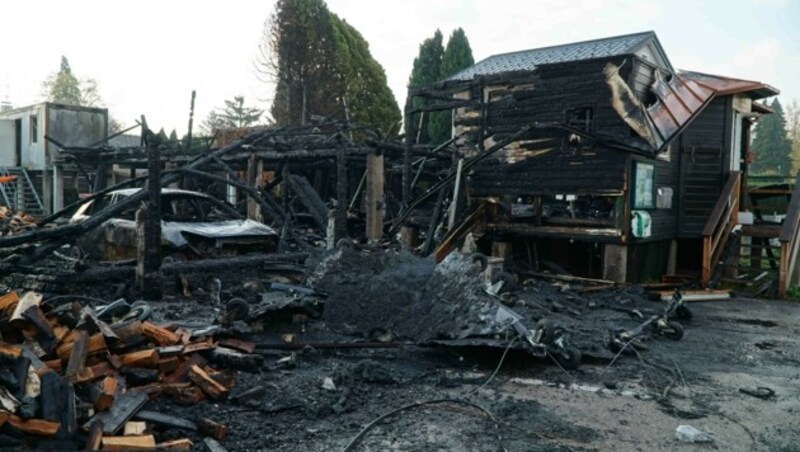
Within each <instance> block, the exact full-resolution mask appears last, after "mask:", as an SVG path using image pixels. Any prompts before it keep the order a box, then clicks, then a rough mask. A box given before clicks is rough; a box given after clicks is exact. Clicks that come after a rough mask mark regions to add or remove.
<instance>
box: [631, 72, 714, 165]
mask: <svg viewBox="0 0 800 452" xmlns="http://www.w3.org/2000/svg"><path fill="white" fill-rule="evenodd" d="M651 90H652V92H653V94H655V96H656V98H657V99H658V101H657V102H656V103H654V104H653V105H651V106H650V107H648V108H647V116H648V117H649V119H650V122H651V124H652V129H651V133H650V137H649V138H650V139H649V140H648V141H649V143H650V145H651V146H653V148H654V149H656V151H661V150H662V149H663V147H664V146H665V145H666V144H667V143H669V141H670V140H672V138H674V137H675V135H677V134H678V133H679V132H680V131H681V130H682V129H683V128H684V127H686V126H687V125H688V124H689V122H691V120H692V119H693V118H694V117H695V116H696V115H697V114H698V113H700V111H702V109H703V107H704V106H705V105H706V104H708V102H710V101H711V99H712V98H713V97H714V94H715V91H714V90H713V89H712V88H709V87H707V86H705V85H701V84H698V83H695V82H694V81H693V80H691V79H689V78H686V77H684V76H682V75H681V74H675V75H673V76H672V77H671V78H670V80H669V81H666V80H664V78H663V77H662V76H661V73H660V72H656V81H655V82H654V83H653V86H652V88H651ZM643 138H644V137H643Z"/></svg>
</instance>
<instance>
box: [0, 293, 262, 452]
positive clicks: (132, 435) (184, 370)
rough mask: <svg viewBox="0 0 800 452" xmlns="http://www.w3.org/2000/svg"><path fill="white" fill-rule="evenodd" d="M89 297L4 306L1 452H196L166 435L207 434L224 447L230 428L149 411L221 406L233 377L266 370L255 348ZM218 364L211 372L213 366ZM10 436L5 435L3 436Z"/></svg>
mask: <svg viewBox="0 0 800 452" xmlns="http://www.w3.org/2000/svg"><path fill="white" fill-rule="evenodd" d="M80 298H87V297H70V296H57V297H52V298H50V299H48V300H45V301H43V296H42V295H41V294H39V293H36V292H26V293H25V294H24V295H22V297H20V296H19V295H18V294H17V293H16V292H8V293H6V294H4V295H2V296H0V315H1V317H0V332H1V333H2V342H0V360H1V361H2V370H0V403H2V411H0V426H3V425H8V426H10V427H11V429H12V430H11V431H12V432H17V433H22V434H24V436H23V437H22V438H16V437H12V436H9V435H6V434H5V433H0V437H2V438H3V442H4V445H7V446H8V445H16V446H22V447H25V448H28V447H31V448H32V447H47V448H54V449H57V450H64V449H71V450H74V449H76V448H80V447H85V448H86V449H87V450H97V449H100V448H101V447H102V449H104V450H128V449H141V448H155V447H159V448H178V449H188V448H191V447H192V441H191V440H190V439H189V438H186V437H183V438H175V437H174V436H170V437H169V438H163V441H161V442H159V441H158V440H159V439H162V438H159V433H160V431H161V430H162V429H164V428H179V429H182V430H184V431H198V430H199V431H200V432H201V433H202V434H203V435H205V436H210V437H211V438H214V439H217V440H221V439H222V438H224V437H225V435H226V434H227V428H226V427H225V426H224V425H221V424H219V423H217V422H214V421H213V420H210V419H205V418H201V419H198V420H197V422H196V423H195V422H190V421H186V422H181V420H180V419H175V418H171V417H168V416H163V415H160V414H159V413H155V412H150V411H147V410H144V408H145V407H146V405H147V403H148V401H149V400H151V399H155V398H158V397H168V398H170V399H171V400H173V401H174V402H175V403H178V404H182V405H187V404H195V403H197V402H199V401H201V400H204V399H209V400H213V401H222V400H225V399H226V398H227V397H228V394H229V393H230V390H231V388H232V387H233V386H234V383H235V374H234V373H233V372H232V371H228V370H219V369H220V368H226V367H238V368H242V367H250V368H255V369H257V368H259V367H260V365H261V362H262V360H263V357H262V356H261V355H253V354H252V352H253V350H254V348H255V345H254V344H253V343H252V342H247V341H243V340H238V339H235V338H230V337H229V338H227V339H221V340H219V341H217V340H216V339H215V338H214V337H213V336H214V335H215V334H218V333H220V331H222V330H223V328H221V327H219V326H215V327H211V328H205V329H204V330H203V331H198V330H195V331H191V330H189V329H187V328H181V327H178V326H177V325H157V324H155V323H152V322H150V321H148V318H149V316H150V314H151V312H152V311H151V308H150V306H149V305H148V304H146V303H144V302H136V303H133V304H128V303H127V302H126V301H125V300H124V299H120V300H117V301H115V302H113V303H110V304H106V305H104V306H95V307H92V306H89V305H81V304H79V303H77V302H76V301H75V300H76V299H80ZM212 363H213V365H212ZM4 432H8V429H4Z"/></svg>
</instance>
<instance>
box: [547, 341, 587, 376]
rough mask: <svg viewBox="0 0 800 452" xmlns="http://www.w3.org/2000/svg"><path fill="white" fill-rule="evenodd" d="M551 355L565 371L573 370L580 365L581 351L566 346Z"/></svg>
mask: <svg viewBox="0 0 800 452" xmlns="http://www.w3.org/2000/svg"><path fill="white" fill-rule="evenodd" d="M551 355H552V356H553V359H555V360H556V362H557V363H558V364H559V365H560V366H561V367H563V368H564V369H565V370H575V369H577V368H578V367H579V366H580V365H581V351H580V350H578V349H577V348H576V347H573V346H571V345H567V346H566V347H564V348H563V349H561V350H558V351H556V352H555V353H551Z"/></svg>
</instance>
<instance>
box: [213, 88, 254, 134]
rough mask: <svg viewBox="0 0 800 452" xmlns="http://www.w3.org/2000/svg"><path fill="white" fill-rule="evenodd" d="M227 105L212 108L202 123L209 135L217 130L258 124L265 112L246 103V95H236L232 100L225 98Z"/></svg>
mask: <svg viewBox="0 0 800 452" xmlns="http://www.w3.org/2000/svg"><path fill="white" fill-rule="evenodd" d="M224 102H225V106H224V107H222V108H221V109H219V108H216V109H214V110H212V111H211V112H210V113H209V114H208V117H206V119H205V121H204V122H203V124H202V126H201V127H202V128H203V130H204V131H205V132H206V133H208V134H209V135H211V134H213V133H214V131H215V130H219V129H231V128H239V127H250V126H252V125H254V124H257V123H258V121H259V120H260V119H261V115H262V114H264V110H260V109H258V108H255V107H246V106H245V105H244V96H236V97H234V98H233V99H232V100H225V101H224Z"/></svg>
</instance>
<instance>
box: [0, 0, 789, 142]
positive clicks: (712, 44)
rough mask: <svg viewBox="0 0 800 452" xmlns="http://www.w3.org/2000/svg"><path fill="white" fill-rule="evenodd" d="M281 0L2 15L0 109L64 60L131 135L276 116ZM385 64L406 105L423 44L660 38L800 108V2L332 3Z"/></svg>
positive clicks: (482, 46) (20, 99) (21, 100)
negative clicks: (143, 128)
mask: <svg viewBox="0 0 800 452" xmlns="http://www.w3.org/2000/svg"><path fill="white" fill-rule="evenodd" d="M274 3H275V2H274V1H271V0H261V1H254V0H238V1H237V0H233V1H227V2H195V1H191V2H190V1H150V0H139V1H137V2H114V1H89V0H86V1H84V0H70V1H61V0H52V1H51V0H38V1H35V2H15V3H14V4H13V7H12V6H11V5H10V4H4V7H3V9H4V14H3V19H2V21H1V22H0V42H2V45H0V62H2V63H0V98H3V99H5V98H6V97H8V98H9V99H10V100H11V101H12V103H13V104H14V105H15V106H23V105H26V104H31V103H34V102H37V101H39V100H41V82H42V80H44V79H45V78H46V77H47V75H48V74H49V73H51V72H54V71H56V70H58V68H59V62H60V57H61V55H66V56H67V57H68V58H69V61H70V64H71V66H72V69H73V72H74V73H76V74H77V75H78V76H80V77H91V78H94V79H96V80H97V82H98V84H99V88H100V94H101V96H102V97H103V100H104V102H105V106H107V107H108V108H109V110H110V113H111V115H112V116H114V117H115V118H117V119H118V120H119V121H120V122H121V123H122V124H123V125H130V124H133V122H134V120H135V119H136V118H138V117H139V115H141V114H145V115H146V116H147V119H148V122H149V123H150V125H151V127H153V128H159V127H164V128H165V129H167V131H169V130H171V129H172V128H176V129H177V131H178V133H179V134H181V135H182V134H183V133H185V131H186V128H187V122H188V113H189V100H190V96H191V91H192V89H196V90H197V102H196V120H195V124H197V123H198V121H200V120H202V119H203V118H205V116H206V115H207V114H208V112H209V111H210V110H211V109H212V108H214V107H216V106H219V105H221V104H222V102H223V100H224V99H229V98H232V97H233V96H236V95H239V94H243V95H245V97H246V99H247V101H248V102H254V103H255V102H258V103H260V106H261V107H263V108H267V107H268V105H269V99H270V98H271V97H272V93H271V92H270V91H271V87H268V86H265V85H264V84H263V83H261V82H259V81H258V79H257V78H256V76H255V73H254V70H253V60H254V58H255V55H256V52H257V49H258V42H259V39H260V37H261V34H262V30H263V26H264V21H265V20H266V19H267V18H268V16H269V15H270V14H271V13H272V11H273V9H274ZM328 6H329V8H330V9H331V10H332V11H333V12H335V13H336V14H338V15H339V16H340V17H343V18H345V19H346V20H347V21H348V22H349V23H350V24H352V25H353V26H354V27H355V28H357V29H358V30H359V31H360V32H361V33H362V34H363V35H364V37H365V38H366V39H367V41H368V42H369V44H370V49H371V51H372V55H373V56H374V57H375V58H376V59H377V60H378V61H379V62H380V63H381V64H382V65H383V67H384V68H385V70H386V74H387V76H388V79H389V85H390V87H391V89H392V91H393V92H394V94H395V97H396V98H397V100H398V104H399V105H401V106H402V104H403V103H404V100H405V88H406V83H407V82H408V76H409V73H410V71H411V65H412V62H413V60H414V56H415V55H416V54H417V51H418V49H419V44H420V42H422V40H424V39H425V38H427V37H429V36H431V35H432V34H433V32H434V31H435V30H436V28H440V29H441V30H442V32H443V33H444V35H445V40H446V39H447V36H448V35H449V34H450V32H451V31H452V30H453V29H454V28H456V27H463V28H464V30H465V31H466V33H467V37H468V38H469V40H470V43H471V45H472V49H473V53H474V55H475V59H476V61H478V60H481V59H483V58H485V57H487V56H489V55H491V54H494V53H502V52H509V51H513V50H522V49H529V48H535V47H542V46H547V45H554V44H563V43H568V42H575V41H581V40H587V39H594V38H601V37H606V36H613V35H620V34H628V33H634V32H639V31H645V30H654V31H655V32H656V33H657V35H658V37H659V39H660V41H661V44H662V45H663V47H664V49H665V51H666V53H667V56H668V57H669V58H670V60H671V62H672V64H673V66H675V67H676V68H680V69H691V70H696V71H701V72H709V73H715V74H722V75H728V76H733V77H738V78H747V79H753V80H758V81H762V82H765V83H769V84H771V85H773V86H775V87H777V88H779V89H780V90H781V91H782V94H781V101H782V102H783V103H784V104H785V103H787V102H788V101H790V100H791V99H798V100H800V86H799V84H800V0H719V1H717V0H713V1H712V0H705V1H703V0H686V1H683V0H672V1H648V0H569V1H564V0H461V1H459V0H446V1H445V0H403V1H397V0H329V1H328Z"/></svg>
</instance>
